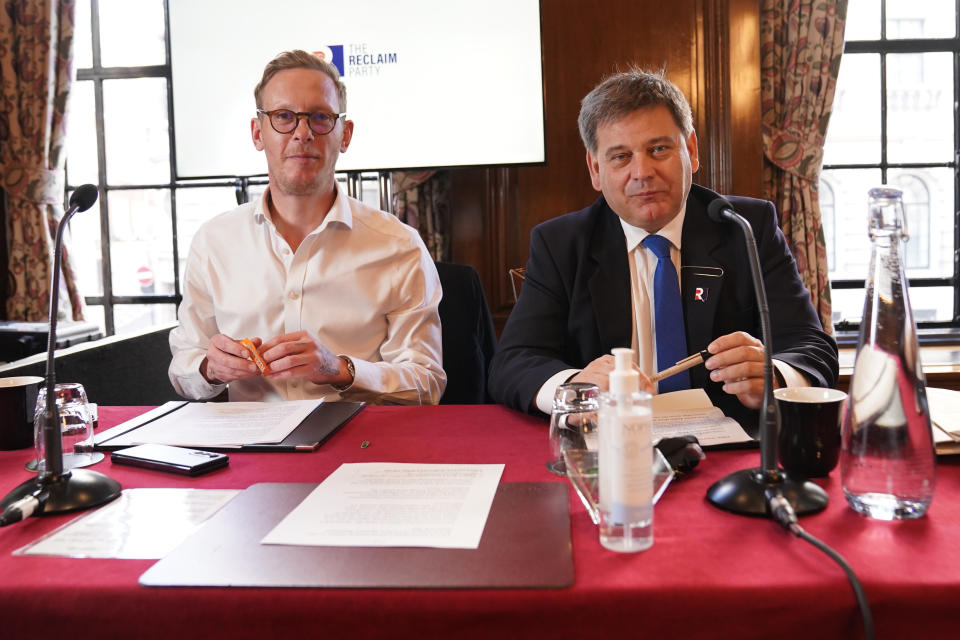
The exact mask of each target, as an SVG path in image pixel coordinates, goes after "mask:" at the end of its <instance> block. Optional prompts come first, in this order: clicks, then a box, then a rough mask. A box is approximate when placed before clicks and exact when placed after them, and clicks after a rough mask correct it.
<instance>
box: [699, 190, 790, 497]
mask: <svg viewBox="0 0 960 640" xmlns="http://www.w3.org/2000/svg"><path fill="white" fill-rule="evenodd" d="M707 217H709V218H710V219H711V220H712V221H714V222H718V223H724V222H730V223H733V224H735V225H736V226H738V227H739V228H740V231H741V232H742V233H743V239H744V243H745V244H746V248H747V258H748V259H749V262H750V276H751V278H752V280H753V289H754V293H755V295H756V298H757V307H758V308H759V312H760V330H761V338H762V339H763V400H762V403H761V406H760V466H761V469H762V471H763V474H764V475H765V476H766V478H765V480H766V481H767V482H777V481H779V479H780V470H779V468H778V467H777V438H778V436H779V433H780V412H779V410H778V409H777V405H776V402H775V401H774V398H773V357H772V355H771V352H772V348H773V338H772V332H771V330H770V308H769V306H768V305H767V292H766V289H765V287H764V286H763V272H762V271H761V269H760V259H759V257H758V253H757V241H756V238H755V237H754V235H753V227H752V226H751V225H750V222H749V221H747V219H746V218H744V217H743V216H741V215H740V214H739V213H737V212H736V211H734V210H733V205H731V204H730V202H728V201H727V200H726V199H725V198H716V199H715V200H713V201H712V202H711V203H710V204H709V205H707Z"/></svg>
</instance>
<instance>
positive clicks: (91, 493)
mask: <svg viewBox="0 0 960 640" xmlns="http://www.w3.org/2000/svg"><path fill="white" fill-rule="evenodd" d="M42 487H43V488H46V490H47V493H48V497H47V500H46V502H45V503H44V504H43V506H42V507H41V508H40V510H39V511H38V512H37V515H50V514H54V513H66V512H68V511H80V510H82V509H89V508H90V507H96V506H99V505H101V504H104V503H106V502H110V501H111V500H113V499H114V498H116V497H117V496H119V495H120V483H119V482H117V481H116V480H114V479H113V478H111V477H110V476H106V475H104V474H102V473H99V472H97V471H91V470H90V469H73V470H71V471H67V472H64V473H63V475H61V476H58V477H57V478H56V479H54V480H46V481H42V480H41V479H40V478H30V479H29V480H27V481H26V482H24V483H23V484H21V485H19V486H17V487H16V488H15V489H14V490H13V491H11V492H10V493H8V494H7V495H6V496H5V497H4V498H3V500H2V501H0V511H2V510H3V509H5V508H6V507H7V505H8V504H11V503H13V502H16V501H17V500H19V499H20V498H23V497H25V496H28V495H30V494H32V493H34V492H36V491H37V490H39V489H40V488H42Z"/></svg>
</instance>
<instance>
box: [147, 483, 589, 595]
mask: <svg viewBox="0 0 960 640" xmlns="http://www.w3.org/2000/svg"><path fill="white" fill-rule="evenodd" d="M316 486H317V485H316V484H310V483H283V482H281V483H272V482H265V483H260V484H254V485H252V486H250V487H249V488H248V489H247V490H246V491H243V492H242V493H240V495H238V496H237V497H236V498H234V499H233V500H231V501H230V502H229V503H228V504H227V505H226V506H225V507H223V508H222V509H221V510H220V511H218V512H217V513H216V514H215V515H214V516H213V517H211V518H210V520H208V521H207V522H205V523H204V525H203V526H202V527H200V529H198V530H197V532H196V533H194V534H193V535H192V536H190V537H189V538H187V539H186V540H185V541H184V542H183V543H182V544H181V545H180V546H178V547H177V548H176V549H174V550H173V551H172V552H171V553H169V554H168V555H167V556H165V557H164V558H163V559H162V560H160V561H159V562H157V563H156V564H155V565H153V566H152V567H151V568H150V569H149V570H148V571H147V572H146V573H144V574H143V575H141V576H140V584H142V585H144V586H148V587H321V588H380V589H386V588H396V589H444V588H446V589H476V588H485V589H490V588H500V589H516V588H524V587H532V588H555V589H561V588H566V587H569V586H571V585H572V584H573V578H574V574H573V553H572V550H571V544H570V488H569V486H567V484H566V483H565V482H501V483H500V485H499V486H498V487H497V493H496V495H495V496H494V498H493V504H492V505H491V506H490V514H489V516H488V518H487V524H486V526H485V527H484V529H483V536H482V537H481V538H480V546H479V547H478V548H476V549H434V548H427V547H424V548H420V547H314V546H296V545H276V544H260V540H261V539H263V537H264V536H265V535H266V534H267V533H268V532H270V531H271V530H272V529H273V528H274V527H275V526H276V525H277V523H278V522H280V521H281V520H282V519H283V518H284V517H285V516H286V515H287V514H288V513H289V512H290V511H291V510H292V509H293V508H294V507H296V506H297V505H298V504H300V503H301V502H302V501H303V500H304V498H306V497H307V496H308V495H309V494H310V492H311V491H313V490H314V489H315V488H316Z"/></svg>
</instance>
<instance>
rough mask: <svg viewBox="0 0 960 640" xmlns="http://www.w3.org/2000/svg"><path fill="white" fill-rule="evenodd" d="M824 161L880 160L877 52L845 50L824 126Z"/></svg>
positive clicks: (858, 161) (863, 161)
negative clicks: (826, 123) (860, 52)
mask: <svg viewBox="0 0 960 640" xmlns="http://www.w3.org/2000/svg"><path fill="white" fill-rule="evenodd" d="M823 161H824V164H853V163H856V164H866V163H871V164H879V163H880V56H879V55H877V54H873V53H868V54H846V55H844V56H843V57H842V58H841V61H840V77H839V78H838V79H837V92H836V97H835V98H834V102H833V114H832V115H831V116H830V125H829V128H828V130H827V141H826V145H825V147H824V154H823Z"/></svg>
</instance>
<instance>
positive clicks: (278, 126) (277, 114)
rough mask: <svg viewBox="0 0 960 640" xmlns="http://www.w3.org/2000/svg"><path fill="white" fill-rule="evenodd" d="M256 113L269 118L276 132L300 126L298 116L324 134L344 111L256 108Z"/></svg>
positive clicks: (311, 128)
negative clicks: (309, 111)
mask: <svg viewBox="0 0 960 640" xmlns="http://www.w3.org/2000/svg"><path fill="white" fill-rule="evenodd" d="M257 113H258V114H260V115H264V116H267V119H268V120H270V126H271V127H273V130H274V131H276V132H277V133H292V132H293V130H294V129H296V128H297V127H298V126H300V118H306V119H307V126H308V127H310V130H311V131H313V132H314V133H315V134H317V135H318V136H325V135H327V134H328V133H330V132H331V131H333V128H334V127H335V126H337V120H339V119H340V118H342V117H344V116H346V115H347V114H346V113H326V112H324V111H314V112H313V113H304V112H302V111H291V110H290V109H274V110H273V111H265V110H264V109H257Z"/></svg>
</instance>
